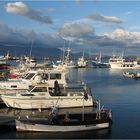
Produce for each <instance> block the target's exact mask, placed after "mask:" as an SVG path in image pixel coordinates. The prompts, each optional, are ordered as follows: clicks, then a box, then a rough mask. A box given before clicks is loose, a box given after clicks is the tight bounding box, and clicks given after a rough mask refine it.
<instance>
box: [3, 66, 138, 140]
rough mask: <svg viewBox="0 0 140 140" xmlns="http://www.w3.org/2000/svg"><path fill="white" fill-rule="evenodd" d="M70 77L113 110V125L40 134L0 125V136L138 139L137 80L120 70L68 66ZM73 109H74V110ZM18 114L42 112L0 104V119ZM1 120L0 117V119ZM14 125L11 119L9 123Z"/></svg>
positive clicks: (17, 137) (10, 137)
mask: <svg viewBox="0 0 140 140" xmlns="http://www.w3.org/2000/svg"><path fill="white" fill-rule="evenodd" d="M68 75H69V77H70V79H72V80H82V81H85V82H86V83H87V85H88V86H90V87H91V90H92V94H93V98H94V99H100V101H101V105H104V106H105V107H107V108H110V109H111V110H112V112H113V124H112V126H111V128H109V129H103V130H97V131H88V132H71V133H44V132H43V133H41V132H35V133H34V132H28V133H27V132H16V129H15V127H14V125H12V126H11V127H8V128H5V127H2V126H1V128H0V138H2V139H25V138H27V139H35V138H36V139H47V138H49V139H51V138H53V139H77V138H78V139H82V138H84V139H139V138H140V119H139V118H140V109H139V108H140V80H135V79H133V78H126V77H123V70H112V69H106V68H103V69H99V68H97V69H96V68H81V69H71V70H70V71H69V74H68ZM75 111H77V109H75ZM19 115H38V116H39V115H40V116H39V117H42V116H43V115H45V111H42V112H39V111H33V110H16V109H9V108H7V107H5V106H1V107H0V118H1V120H0V122H2V121H4V120H5V118H6V117H8V118H15V117H18V116H19ZM5 116H6V117H5ZM2 119H3V120H2ZM13 124H14V122H13Z"/></svg>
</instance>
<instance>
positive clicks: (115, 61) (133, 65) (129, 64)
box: [109, 55, 140, 69]
mask: <svg viewBox="0 0 140 140" xmlns="http://www.w3.org/2000/svg"><path fill="white" fill-rule="evenodd" d="M109 65H110V68H114V69H140V63H139V62H137V61H127V60H125V59H124V58H123V57H122V56H115V55H113V57H111V58H110V59H109Z"/></svg>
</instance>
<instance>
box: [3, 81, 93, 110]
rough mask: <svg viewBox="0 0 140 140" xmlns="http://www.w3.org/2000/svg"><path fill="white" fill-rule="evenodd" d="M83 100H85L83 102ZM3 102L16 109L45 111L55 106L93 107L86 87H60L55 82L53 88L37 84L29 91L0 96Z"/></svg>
mask: <svg viewBox="0 0 140 140" xmlns="http://www.w3.org/2000/svg"><path fill="white" fill-rule="evenodd" d="M84 98H85V100H84ZM1 99H2V100H3V102H4V103H5V104H6V105H7V106H8V107H12V108H18V109H46V108H51V107H52V106H54V105H56V104H57V107H59V108H73V107H81V106H83V102H84V106H85V107H87V106H93V99H92V96H91V93H90V90H88V88H87V87H78V88H77V87H75V88H73V87H72V88H71V87H60V86H59V84H58V82H57V81H55V85H54V88H51V87H49V85H47V84H38V85H37V86H34V87H33V88H32V89H31V90H30V91H24V92H19V93H17V94H3V95H1Z"/></svg>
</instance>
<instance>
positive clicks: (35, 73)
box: [0, 69, 67, 94]
mask: <svg viewBox="0 0 140 140" xmlns="http://www.w3.org/2000/svg"><path fill="white" fill-rule="evenodd" d="M66 74H67V71H66V70H58V69H46V70H30V71H28V72H27V73H26V75H25V77H24V78H20V79H8V80H5V81H0V94H4V93H9V92H10V93H11V92H13V93H15V92H16V91H17V90H28V89H29V88H30V87H31V86H33V85H35V84H38V83H47V84H48V85H49V87H53V86H54V82H55V80H57V81H58V83H59V85H60V86H63V85H65V86H66V85H67V81H66Z"/></svg>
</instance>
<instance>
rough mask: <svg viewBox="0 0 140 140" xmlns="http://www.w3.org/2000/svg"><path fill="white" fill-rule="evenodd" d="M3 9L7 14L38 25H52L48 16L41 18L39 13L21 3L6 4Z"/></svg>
mask: <svg viewBox="0 0 140 140" xmlns="http://www.w3.org/2000/svg"><path fill="white" fill-rule="evenodd" d="M5 9H6V11H7V12H8V13H12V14H19V15H21V16H24V17H26V18H28V19H31V20H35V21H38V22H40V23H45V24H52V23H53V21H52V19H51V18H50V17H49V16H43V15H42V13H41V12H40V11H37V10H34V9H32V8H31V7H29V6H27V5H26V4H25V3H23V2H15V3H7V5H6V6H5Z"/></svg>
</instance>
